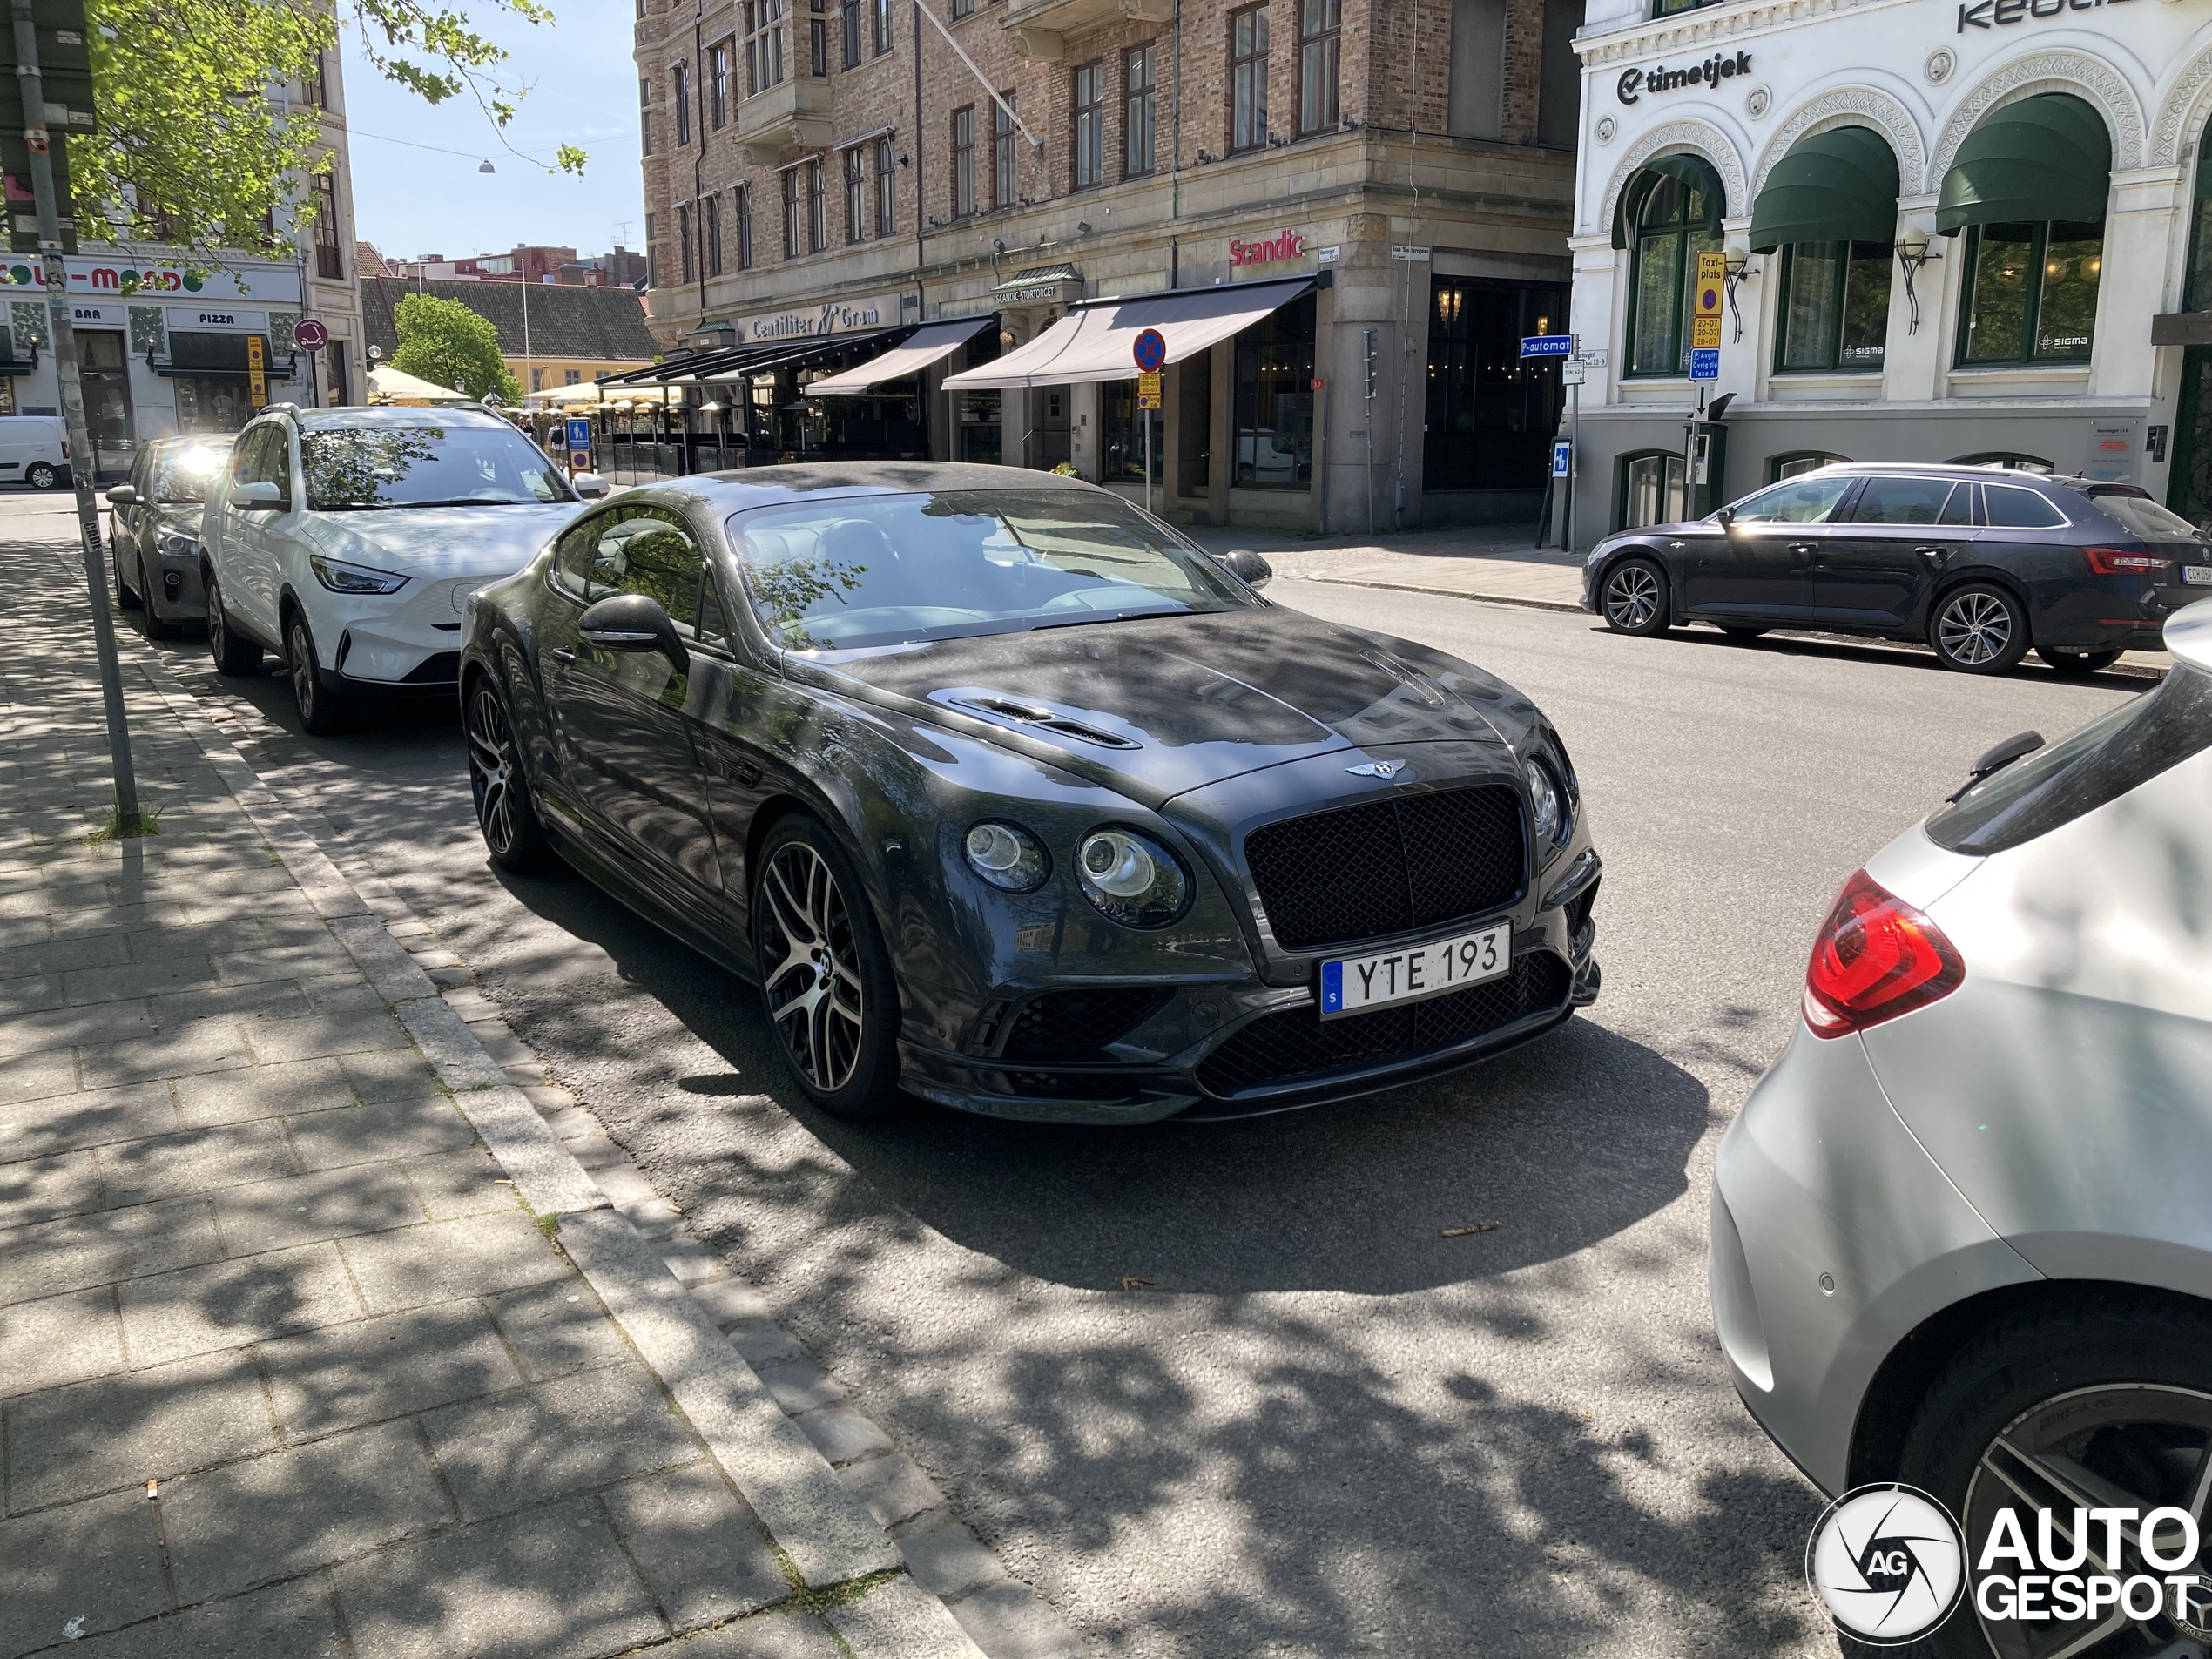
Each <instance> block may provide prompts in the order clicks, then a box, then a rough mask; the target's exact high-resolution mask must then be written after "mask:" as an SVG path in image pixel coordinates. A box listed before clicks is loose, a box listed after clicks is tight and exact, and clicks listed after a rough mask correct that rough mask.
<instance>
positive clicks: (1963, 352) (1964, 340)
mask: <svg viewBox="0 0 2212 1659" xmlns="http://www.w3.org/2000/svg"><path fill="white" fill-rule="evenodd" d="M2104 237H2105V227H2104V222H2103V221H2102V220H2101V219H2100V220H2098V221H2096V222H2095V223H2094V224H2086V225H2067V224H2058V223H2036V224H2012V225H1974V226H1968V227H1967V231H1966V293H1965V295H1964V299H1963V303H1964V305H1965V307H1966V327H1963V328H1961V329H1960V330H1959V364H1960V366H1961V367H1969V366H1973V365H1977V364H1981V363H2051V362H2058V363H2067V362H2074V363H2079V362H2086V361H2087V360H2088V356H2089V342H2090V337H2091V336H2092V335H2093V334H2094V333H2095V331H2096V321H2097V280H2098V278H2099V276H2100V275H2101V273H2102V272H2103V269H2104Z"/></svg>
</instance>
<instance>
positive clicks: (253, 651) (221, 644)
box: [201, 570, 261, 679]
mask: <svg viewBox="0 0 2212 1659" xmlns="http://www.w3.org/2000/svg"><path fill="white" fill-rule="evenodd" d="M201 586H202V588H203V589H204V590H206V595H207V654H208V655H209V656H211V657H212V658H214V659H215V671H216V672H217V673H218V674H225V675H228V676H229V677H230V678H233V679H243V678H246V676H247V675H249V674H258V673H260V671H261V646H260V641H258V640H253V639H248V638H247V637H246V636H245V635H244V634H241V633H240V632H239V631H238V630H237V629H236V628H234V627H233V626H232V625H231V617H230V612H229V611H227V610H225V609H224V608H223V588H222V584H221V583H219V582H218V581H217V580H216V579H215V573H214V572H213V571H212V570H210V571H209V572H208V573H207V580H206V582H204V583H201Z"/></svg>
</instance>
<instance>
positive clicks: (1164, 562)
mask: <svg viewBox="0 0 2212 1659" xmlns="http://www.w3.org/2000/svg"><path fill="white" fill-rule="evenodd" d="M729 529H730V540H731V543H732V545H733V546H735V547H736V548H737V549H738V555H739V557H740V560H741V562H742V565H743V568H744V570H745V587H746V590H747V593H748V597H750V598H751V600H752V607H753V611H754V614H755V615H757V616H758V617H759V618H760V621H761V624H762V625H763V626H764V627H765V628H766V629H767V630H768V632H769V635H770V636H771V637H772V638H774V639H775V640H776V641H777V643H779V644H781V645H783V646H784V647H785V648H786V650H790V651H829V650H841V649H846V648H849V647H853V646H860V645H885V644H899V643H900V642H902V641H909V640H926V639H951V638H955V637H961V636H963V635H969V634H998V633H1015V632H1018V631H1023V630H1026V629H1031V628H1054V627H1062V626H1067V625H1069V624H1079V623H1101V622H1115V621H1119V620H1121V619H1122V618H1123V617H1163V616H1185V615H1190V614H1191V613H1194V612H1197V611H1208V610H1236V609H1238V607H1240V606H1244V605H1250V604H1255V603H1256V601H1254V600H1253V599H1252V598H1251V597H1250V595H1249V594H1248V593H1247V592H1246V590H1244V588H1242V587H1241V586H1239V585H1238V583H1237V582H1236V581H1235V579H1234V578H1232V577H1230V576H1228V575H1227V574H1226V573H1225V572H1224V571H1223V570H1220V569H1219V568H1218V567H1217V565H1216V564H1215V563H1214V562H1213V561H1212V560H1211V559H1210V558H1208V557H1207V556H1205V555H1204V554H1203V553H1199V552H1196V551H1194V550H1191V549H1190V548H1188V547H1185V546H1184V545H1183V543H1180V542H1178V541H1177V540H1175V539H1174V538H1173V537H1171V536H1170V535H1169V534H1168V532H1167V531H1166V530H1164V529H1161V528H1160V527H1159V526H1158V525H1157V524H1154V523H1151V522H1150V520H1148V519H1146V518H1144V517H1143V516H1141V515H1139V514H1138V513H1137V511H1136V509H1134V508H1133V507H1131V506H1130V505H1129V504H1128V503H1127V502H1123V501H1122V500H1121V499H1120V498H1119V497H1118V496H1109V495H1106V494H1104V493H1103V492H1101V493H1093V492H1090V491H1076V490H1043V489H1040V490H1022V489H1004V490H999V489H994V490H958V491H947V492H945V493H942V494H939V495H913V496H862V497H860V498H858V499H846V500H840V501H835V502H824V503H822V504H821V505H819V506H808V507H778V508H768V509H761V510H759V511H757V512H750V513H739V514H738V515H736V516H734V517H732V519H731V520H730V524H729Z"/></svg>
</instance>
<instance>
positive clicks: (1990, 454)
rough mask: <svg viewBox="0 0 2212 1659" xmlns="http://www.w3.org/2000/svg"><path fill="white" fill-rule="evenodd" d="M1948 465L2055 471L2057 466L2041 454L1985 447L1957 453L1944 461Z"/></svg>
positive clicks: (2019, 470)
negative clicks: (2025, 453) (1971, 453)
mask: <svg viewBox="0 0 2212 1659" xmlns="http://www.w3.org/2000/svg"><path fill="white" fill-rule="evenodd" d="M1944 465H1946V466H1947V467H2004V468H2006V469H2009V470H2011V471H2013V472H2054V471H2056V470H2057V469H2056V468H2054V467H2053V466H2052V465H2051V463H2050V462H2048V461H2047V460H2045V459H2044V458H2043V457H2042V456H2041V455H2021V454H2020V452H2019V451H2018V450H2016V449H1985V450H1982V451H1981V452H1980V453H1979V454H1976V455H1955V456H1953V457H1952V459H1951V460H1949V461H1946V462H1944Z"/></svg>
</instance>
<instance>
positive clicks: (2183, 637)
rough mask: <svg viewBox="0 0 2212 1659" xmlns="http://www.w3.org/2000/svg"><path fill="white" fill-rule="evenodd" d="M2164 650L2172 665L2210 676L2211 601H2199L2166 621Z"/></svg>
mask: <svg viewBox="0 0 2212 1659" xmlns="http://www.w3.org/2000/svg"><path fill="white" fill-rule="evenodd" d="M2166 649H2167V650H2168V651H2172V652H2173V653H2174V660H2175V662H2177V663H2182V664H2186V665H2187V666H2188V667H2190V668H2193V669H2195V671H2197V672H2198V673H2200V674H2212V599H2200V600H2198V601H2197V602H2196V603H2195V604H2193V605H2189V606H2188V607H2186V608H2185V609H2183V610H2177V611H2175V613H2174V614H2173V615H2172V616H2170V617H2167V619H2166Z"/></svg>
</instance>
